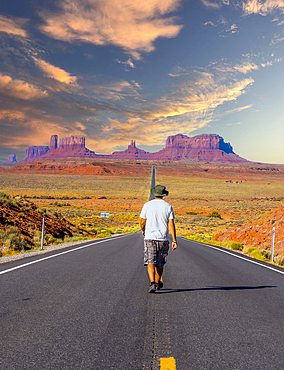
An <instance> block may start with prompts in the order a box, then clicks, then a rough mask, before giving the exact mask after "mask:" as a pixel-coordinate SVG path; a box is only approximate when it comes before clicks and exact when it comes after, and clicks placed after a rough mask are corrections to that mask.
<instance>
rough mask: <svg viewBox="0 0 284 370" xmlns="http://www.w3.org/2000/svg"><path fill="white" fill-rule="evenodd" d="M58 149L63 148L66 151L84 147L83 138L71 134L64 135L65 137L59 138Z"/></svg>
mask: <svg viewBox="0 0 284 370" xmlns="http://www.w3.org/2000/svg"><path fill="white" fill-rule="evenodd" d="M54 136H56V135H54ZM59 149H64V150H67V151H72V150H76V149H86V147H85V138H84V137H77V136H73V135H72V136H70V137H66V138H65V139H60V141H59Z"/></svg>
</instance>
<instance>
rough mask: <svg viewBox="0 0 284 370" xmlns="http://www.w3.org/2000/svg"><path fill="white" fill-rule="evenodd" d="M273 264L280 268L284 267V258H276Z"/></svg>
mask: <svg viewBox="0 0 284 370" xmlns="http://www.w3.org/2000/svg"><path fill="white" fill-rule="evenodd" d="M273 262H275V263H276V264H277V265H279V266H284V256H276V257H274V258H273Z"/></svg>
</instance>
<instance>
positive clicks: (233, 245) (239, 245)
mask: <svg viewBox="0 0 284 370" xmlns="http://www.w3.org/2000/svg"><path fill="white" fill-rule="evenodd" d="M230 248H231V249H232V250H234V251H242V250H243V249H244V245H243V244H242V243H231V245H230Z"/></svg>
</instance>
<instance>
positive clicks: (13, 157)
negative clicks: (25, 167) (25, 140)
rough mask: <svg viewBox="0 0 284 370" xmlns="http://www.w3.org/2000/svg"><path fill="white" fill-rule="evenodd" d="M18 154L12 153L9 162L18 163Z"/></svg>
mask: <svg viewBox="0 0 284 370" xmlns="http://www.w3.org/2000/svg"><path fill="white" fill-rule="evenodd" d="M16 162H17V160H16V154H10V155H9V157H8V160H7V163H16Z"/></svg>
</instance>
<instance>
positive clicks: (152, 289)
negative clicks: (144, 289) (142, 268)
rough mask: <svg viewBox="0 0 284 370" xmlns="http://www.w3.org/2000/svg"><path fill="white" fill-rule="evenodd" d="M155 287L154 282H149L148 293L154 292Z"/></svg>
mask: <svg viewBox="0 0 284 370" xmlns="http://www.w3.org/2000/svg"><path fill="white" fill-rule="evenodd" d="M156 289H157V285H156V284H155V283H151V286H150V288H149V290H148V293H155V291H156Z"/></svg>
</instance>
